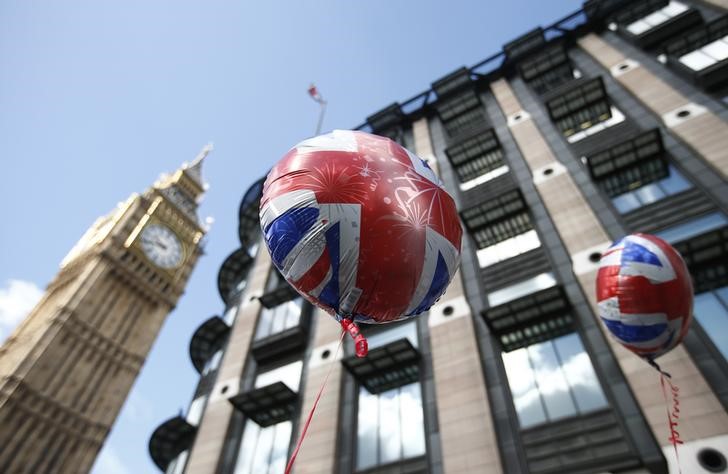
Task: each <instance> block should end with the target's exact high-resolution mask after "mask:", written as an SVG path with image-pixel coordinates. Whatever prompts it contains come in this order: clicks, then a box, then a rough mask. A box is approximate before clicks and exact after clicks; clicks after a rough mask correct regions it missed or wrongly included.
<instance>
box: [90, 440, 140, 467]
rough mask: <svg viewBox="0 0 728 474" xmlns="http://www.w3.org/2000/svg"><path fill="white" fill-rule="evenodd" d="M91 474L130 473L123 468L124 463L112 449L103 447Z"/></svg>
mask: <svg viewBox="0 0 728 474" xmlns="http://www.w3.org/2000/svg"><path fill="white" fill-rule="evenodd" d="M92 473H97V474H131V472H130V471H129V470H128V469H127V468H126V467H124V462H123V461H122V460H121V458H120V457H119V455H118V454H116V451H114V448H112V447H110V446H108V445H107V446H105V447H104V448H103V449H102V450H101V453H100V454H99V457H98V458H97V459H96V462H95V463H94V467H93V469H92Z"/></svg>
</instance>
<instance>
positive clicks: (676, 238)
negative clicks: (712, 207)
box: [655, 212, 728, 244]
mask: <svg viewBox="0 0 728 474" xmlns="http://www.w3.org/2000/svg"><path fill="white" fill-rule="evenodd" d="M726 224H728V219H726V217H725V216H724V215H723V214H721V213H720V212H712V213H710V214H707V215H705V216H701V217H698V218H695V219H692V220H690V221H688V222H684V223H682V224H678V225H676V226H673V227H669V228H667V229H665V230H661V231H660V232H656V233H655V235H656V236H658V237H660V238H661V239H663V240H666V241H667V242H670V243H671V244H672V243H675V242H680V241H682V240H687V239H689V238H691V237H695V236H696V235H700V234H703V233H705V232H708V231H711V230H715V229H718V228H720V227H723V226H724V225H726Z"/></svg>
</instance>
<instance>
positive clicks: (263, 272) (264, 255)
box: [186, 247, 271, 474]
mask: <svg viewBox="0 0 728 474" xmlns="http://www.w3.org/2000/svg"><path fill="white" fill-rule="evenodd" d="M270 268H271V260H270V256H269V255H268V252H267V251H266V250H265V249H263V248H262V247H261V250H260V251H259V252H258V255H257V256H256V259H255V264H254V265H253V268H252V269H251V270H250V276H249V277H248V287H247V290H246V291H245V294H244V295H243V299H242V300H241V302H240V307H239V308H238V310H237V313H238V315H237V317H236V319H235V324H234V325H233V327H232V329H231V330H230V336H229V339H228V343H227V347H226V348H225V354H224V355H223V358H222V361H221V362H220V368H219V369H218V370H219V372H218V376H217V381H216V383H215V387H214V388H213V389H212V392H211V393H210V398H209V399H208V401H207V406H206V408H205V413H204V414H203V416H202V420H200V424H199V426H198V427H197V435H196V436H195V442H194V443H193V445H192V449H191V450H190V457H189V460H188V461H187V467H186V472H194V473H195V474H212V473H214V472H215V470H216V468H217V464H218V460H219V459H220V457H221V455H222V449H223V446H224V445H225V436H226V434H227V431H228V425H229V423H230V419H231V418H232V415H233V410H234V408H233V406H232V404H231V403H230V402H229V401H228V398H230V397H232V396H233V395H236V394H237V393H238V390H239V389H240V378H241V377H242V374H243V369H244V368H245V362H246V358H247V356H248V352H249V349H250V344H251V340H252V338H253V331H254V330H255V322H256V320H257V318H258V314H259V313H260V309H261V304H260V302H259V301H258V298H257V297H258V296H261V295H262V294H263V291H264V289H265V282H266V280H267V279H268V272H269V271H270Z"/></svg>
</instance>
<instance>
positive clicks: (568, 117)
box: [546, 77, 612, 137]
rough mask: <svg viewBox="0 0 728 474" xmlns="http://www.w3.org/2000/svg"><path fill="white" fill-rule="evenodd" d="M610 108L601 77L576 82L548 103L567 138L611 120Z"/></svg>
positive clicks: (558, 126)
mask: <svg viewBox="0 0 728 474" xmlns="http://www.w3.org/2000/svg"><path fill="white" fill-rule="evenodd" d="M611 107H612V103H611V100H610V98H609V95H608V94H607V90H606V88H605V87H604V81H603V80H602V78H601V77H596V78H594V79H589V80H586V81H583V82H580V83H579V84H575V85H574V86H573V87H571V88H569V90H567V91H566V92H564V93H563V94H561V95H559V96H557V97H554V98H552V99H550V100H549V101H548V102H547V103H546V108H547V109H548V112H549V116H550V117H551V120H552V121H553V122H554V123H555V124H556V127H557V128H558V129H559V130H560V131H561V133H563V134H564V136H566V137H569V136H571V135H573V134H575V133H578V132H580V131H582V130H586V129H588V128H590V127H592V126H594V125H596V124H598V123H601V122H604V121H605V120H608V119H610V118H611V117H612V110H611Z"/></svg>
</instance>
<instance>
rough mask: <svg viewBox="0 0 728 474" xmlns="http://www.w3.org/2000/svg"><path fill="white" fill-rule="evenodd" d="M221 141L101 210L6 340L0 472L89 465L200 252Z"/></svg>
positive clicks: (1, 361)
mask: <svg viewBox="0 0 728 474" xmlns="http://www.w3.org/2000/svg"><path fill="white" fill-rule="evenodd" d="M210 150H211V147H210V146H207V147H205V148H204V149H203V151H202V152H201V153H200V155H199V156H198V157H197V158H196V159H195V161H194V162H193V163H192V164H191V165H189V166H188V165H186V164H185V165H183V166H182V168H180V169H179V170H177V171H176V172H175V173H174V174H172V175H162V176H161V177H160V179H159V181H157V182H156V183H155V184H154V185H153V186H152V187H151V188H149V189H148V190H147V191H145V192H144V193H143V194H142V195H137V194H134V195H132V196H131V197H130V198H129V199H128V200H126V202H123V203H120V204H119V206H118V207H117V208H116V209H115V210H114V211H112V212H111V213H110V214H108V215H107V216H104V217H101V218H99V219H98V220H97V221H96V222H95V223H94V225H93V226H91V228H90V229H89V230H88V231H87V232H86V234H85V235H84V236H83V237H82V238H81V240H80V241H79V242H78V244H77V245H76V246H75V247H74V248H73V249H72V250H71V252H70V253H69V254H68V256H67V257H66V258H65V259H64V260H63V262H62V263H61V269H60V271H59V272H58V274H57V275H56V277H55V278H54V279H53V281H52V282H51V283H50V284H49V285H48V288H47V289H46V292H45V294H44V296H43V298H42V299H41V301H40V302H39V303H38V305H37V306H36V307H35V308H34V309H33V310H32V311H31V312H30V314H29V315H28V317H27V318H26V319H25V321H23V322H22V323H21V325H20V326H19V327H18V328H17V329H16V330H15V332H14V333H13V334H12V336H11V337H10V338H9V339H8V340H7V341H6V342H5V344H4V345H3V347H2V349H0V472H3V473H10V472H13V473H14V472H29V473H44V472H53V473H58V472H64V473H74V474H75V473H81V472H87V471H89V470H90V468H91V465H92V464H93V461H94V458H95V457H96V454H97V453H98V451H99V449H100V448H101V445H102V443H103V442H104V439H105V438H106V436H107V434H108V432H109V430H110V428H111V426H112V424H113V422H114V419H115V418H116V416H117V414H118V413H119V410H120V409H121V406H122V404H123V403H124V400H125V399H126V396H127V394H128V392H129V390H130V388H131V386H132V384H133V382H134V379H135V378H136V376H137V374H138V373H139V370H140V369H141V367H142V364H143V363H144V360H145V358H146V356H147V353H148V352H149V349H150V347H151V345H152V343H153V342H154V340H155V338H156V336H157V333H158V332H159V329H160V327H161V326H162V323H163V322H164V320H165V318H166V316H167V314H168V313H169V312H170V311H171V310H172V309H173V308H174V307H175V304H176V303H177V300H178V299H179V297H180V296H181V295H182V292H183V290H184V287H185V283H186V282H187V280H188V278H189V276H190V273H191V271H192V269H193V267H194V265H195V262H196V261H197V258H198V257H199V255H200V254H201V248H200V244H201V239H202V237H203V235H204V233H205V228H204V226H203V225H201V224H200V222H199V220H198V218H197V215H196V209H197V203H198V202H199V200H200V197H201V196H202V194H203V193H204V191H205V186H204V185H203V183H202V176H201V166H202V161H203V159H204V158H205V156H206V155H207V153H208V152H209V151H210Z"/></svg>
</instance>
